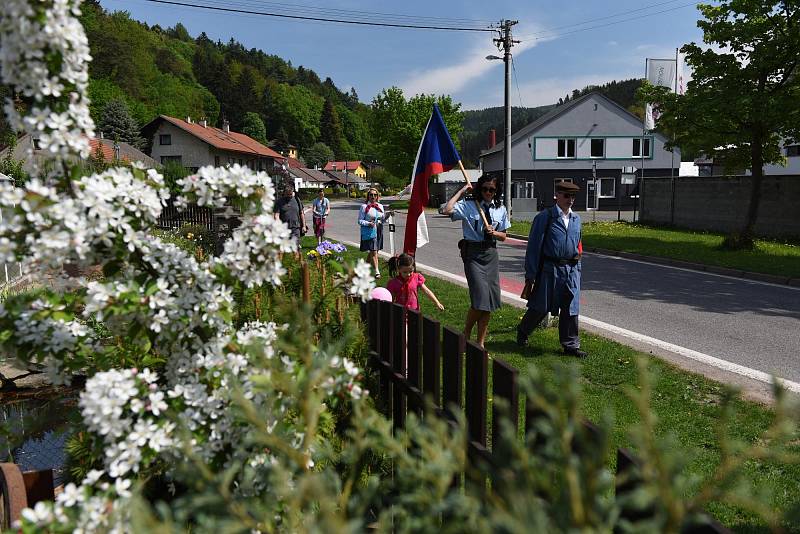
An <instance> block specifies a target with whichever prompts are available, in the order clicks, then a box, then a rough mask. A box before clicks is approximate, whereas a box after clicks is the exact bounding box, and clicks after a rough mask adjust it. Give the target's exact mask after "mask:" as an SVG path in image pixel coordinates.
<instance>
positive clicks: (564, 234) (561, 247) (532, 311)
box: [517, 182, 587, 358]
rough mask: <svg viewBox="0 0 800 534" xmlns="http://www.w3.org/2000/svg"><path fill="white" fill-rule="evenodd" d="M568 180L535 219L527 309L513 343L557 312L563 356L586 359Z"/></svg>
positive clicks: (577, 231) (578, 247) (577, 227)
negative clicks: (580, 320)
mask: <svg viewBox="0 0 800 534" xmlns="http://www.w3.org/2000/svg"><path fill="white" fill-rule="evenodd" d="M578 191H579V188H578V186H577V185H575V184H573V183H570V182H559V183H558V184H556V205H555V206H553V207H551V208H548V209H546V210H544V211H541V212H540V213H539V214H538V215H537V216H536V218H535V219H534V220H533V226H531V233H530V235H529V236H528V248H527V251H526V253H525V289H523V290H522V295H521V297H522V298H524V299H527V300H528V309H527V311H526V312H525V316H524V317H523V318H522V321H520V323H519V325H518V326H517V344H518V345H520V346H525V344H526V343H527V342H528V336H529V335H530V334H531V332H533V329H534V328H536V326H537V325H538V324H539V323H541V322H542V320H543V319H544V318H545V316H546V315H547V313H548V312H549V313H552V314H554V315H555V314H556V313H558V337H559V340H560V341H561V346H562V347H563V349H564V353H565V354H569V355H572V356H577V357H579V358H585V357H586V356H587V354H586V352H585V351H583V350H581V348H580V346H581V341H580V338H579V337H578V308H579V304H580V292H581V253H582V252H583V246H582V244H581V219H580V217H578V216H577V215H576V214H575V213H573V212H572V204H573V203H574V202H575V195H576V194H577V193H578Z"/></svg>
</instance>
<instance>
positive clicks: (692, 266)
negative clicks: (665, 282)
mask: <svg viewBox="0 0 800 534" xmlns="http://www.w3.org/2000/svg"><path fill="white" fill-rule="evenodd" d="M508 237H511V238H514V239H519V240H521V241H527V240H528V237H527V236H524V235H520V234H508ZM584 250H585V251H586V252H592V253H594V254H604V255H606V256H619V257H620V258H627V259H630V260H637V261H642V262H645V263H654V264H656V265H667V266H670V267H680V268H681V269H689V270H692V271H701V272H706V273H712V274H720V275H723V276H730V277H732V278H743V279H745V280H753V281H755V282H767V283H770V284H777V285H788V286H792V287H800V278H789V277H786V276H776V275H773V274H763V273H754V272H751V271H742V270H740V269H731V268H728V267H719V266H716V265H704V264H702V263H693V262H690V261H683V260H675V259H672V258H659V257H658V256H645V255H643V254H636V253H635V252H625V251H622V250H611V249H606V248H599V247H584Z"/></svg>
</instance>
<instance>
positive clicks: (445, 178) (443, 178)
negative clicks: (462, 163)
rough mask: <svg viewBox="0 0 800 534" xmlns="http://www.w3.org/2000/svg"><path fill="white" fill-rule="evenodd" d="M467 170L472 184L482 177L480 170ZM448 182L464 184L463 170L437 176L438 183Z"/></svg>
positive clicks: (454, 170)
mask: <svg viewBox="0 0 800 534" xmlns="http://www.w3.org/2000/svg"><path fill="white" fill-rule="evenodd" d="M465 170H466V171H467V176H469V181H470V182H472V183H475V182H476V181H477V180H478V178H480V177H481V170H480V169H465ZM446 182H464V173H462V172H461V169H453V170H452V171H447V172H443V173H441V174H438V175H436V183H438V184H443V183H446Z"/></svg>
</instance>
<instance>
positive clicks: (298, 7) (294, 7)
mask: <svg viewBox="0 0 800 534" xmlns="http://www.w3.org/2000/svg"><path fill="white" fill-rule="evenodd" d="M676 1H677V0H676ZM251 3H254V4H256V5H258V6H271V7H277V8H281V9H283V10H286V11H301V12H304V13H305V12H309V11H311V12H314V13H318V14H319V13H322V14H333V15H346V14H351V15H354V16H357V17H363V16H368V17H375V16H379V17H381V18H389V19H401V20H402V19H407V20H414V21H419V20H436V21H445V22H448V23H458V22H462V23H473V24H482V25H487V26H488V25H489V24H491V23H492V22H494V20H488V19H468V18H454V17H422V16H419V15H405V14H401V13H386V12H381V11H363V10H354V9H338V8H326V7H318V6H311V5H307V4H284V3H280V2H264V1H260V0H259V1H254V2H251Z"/></svg>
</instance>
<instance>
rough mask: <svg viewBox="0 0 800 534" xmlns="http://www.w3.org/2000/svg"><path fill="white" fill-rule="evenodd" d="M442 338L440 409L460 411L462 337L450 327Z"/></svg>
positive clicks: (462, 368)
mask: <svg viewBox="0 0 800 534" xmlns="http://www.w3.org/2000/svg"><path fill="white" fill-rule="evenodd" d="M443 331H444V334H443V336H442V408H444V410H445V412H447V411H449V410H452V411H453V412H454V411H456V410H458V411H460V410H461V408H462V406H463V402H462V399H463V397H464V384H463V381H464V335H463V334H462V333H461V332H456V331H455V330H453V329H452V328H450V327H445V328H444V329H443Z"/></svg>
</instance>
